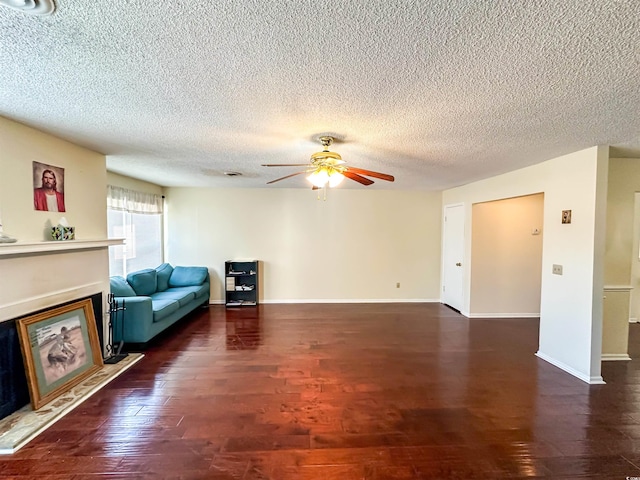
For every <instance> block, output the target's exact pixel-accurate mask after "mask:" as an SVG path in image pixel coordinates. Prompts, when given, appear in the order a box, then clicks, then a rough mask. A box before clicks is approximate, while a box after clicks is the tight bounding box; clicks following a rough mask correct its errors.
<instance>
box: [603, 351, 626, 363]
mask: <svg viewBox="0 0 640 480" xmlns="http://www.w3.org/2000/svg"><path fill="white" fill-rule="evenodd" d="M600 360H602V361H603V362H613V361H617V362H619V361H629V360H631V357H630V356H629V355H628V354H626V353H603V354H602V356H601V357H600Z"/></svg>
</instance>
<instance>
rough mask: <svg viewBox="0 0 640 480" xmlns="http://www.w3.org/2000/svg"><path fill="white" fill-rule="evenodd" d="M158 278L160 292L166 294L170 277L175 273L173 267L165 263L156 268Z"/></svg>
mask: <svg viewBox="0 0 640 480" xmlns="http://www.w3.org/2000/svg"><path fill="white" fill-rule="evenodd" d="M156 272H157V278H158V291H159V292H164V291H165V290H166V289H167V288H169V277H170V276H171V273H172V272H173V267H172V266H171V265H170V264H169V263H163V264H162V265H160V266H159V267H156Z"/></svg>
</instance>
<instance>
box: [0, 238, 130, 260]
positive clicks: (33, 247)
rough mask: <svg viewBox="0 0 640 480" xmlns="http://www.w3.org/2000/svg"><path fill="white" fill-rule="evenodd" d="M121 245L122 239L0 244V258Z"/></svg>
mask: <svg viewBox="0 0 640 480" xmlns="http://www.w3.org/2000/svg"><path fill="white" fill-rule="evenodd" d="M123 243H124V239H122V238H109V239H95V240H64V241H50V242H16V243H1V244H0V257H2V256H9V255H11V256H17V255H33V254H46V253H56V252H67V251H69V250H90V249H93V248H104V247H110V246H111V245H122V244H123Z"/></svg>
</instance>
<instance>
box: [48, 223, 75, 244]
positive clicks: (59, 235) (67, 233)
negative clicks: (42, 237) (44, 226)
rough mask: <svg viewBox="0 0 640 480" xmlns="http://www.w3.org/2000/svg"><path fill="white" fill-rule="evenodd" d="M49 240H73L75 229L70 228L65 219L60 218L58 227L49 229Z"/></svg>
mask: <svg viewBox="0 0 640 480" xmlns="http://www.w3.org/2000/svg"><path fill="white" fill-rule="evenodd" d="M51 238H52V239H54V240H75V239H76V227H70V226H69V223H68V222H67V219H66V218H64V217H62V218H61V219H60V222H58V225H56V226H55V227H52V228H51Z"/></svg>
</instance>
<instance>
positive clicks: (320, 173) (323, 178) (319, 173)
mask: <svg viewBox="0 0 640 480" xmlns="http://www.w3.org/2000/svg"><path fill="white" fill-rule="evenodd" d="M307 180H309V181H310V182H311V183H312V184H313V185H314V186H316V187H318V188H323V187H324V186H325V185H326V184H327V182H328V181H329V173H328V172H327V169H326V168H324V167H320V168H318V169H317V170H314V171H313V172H311V175H309V176H308V177H307Z"/></svg>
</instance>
